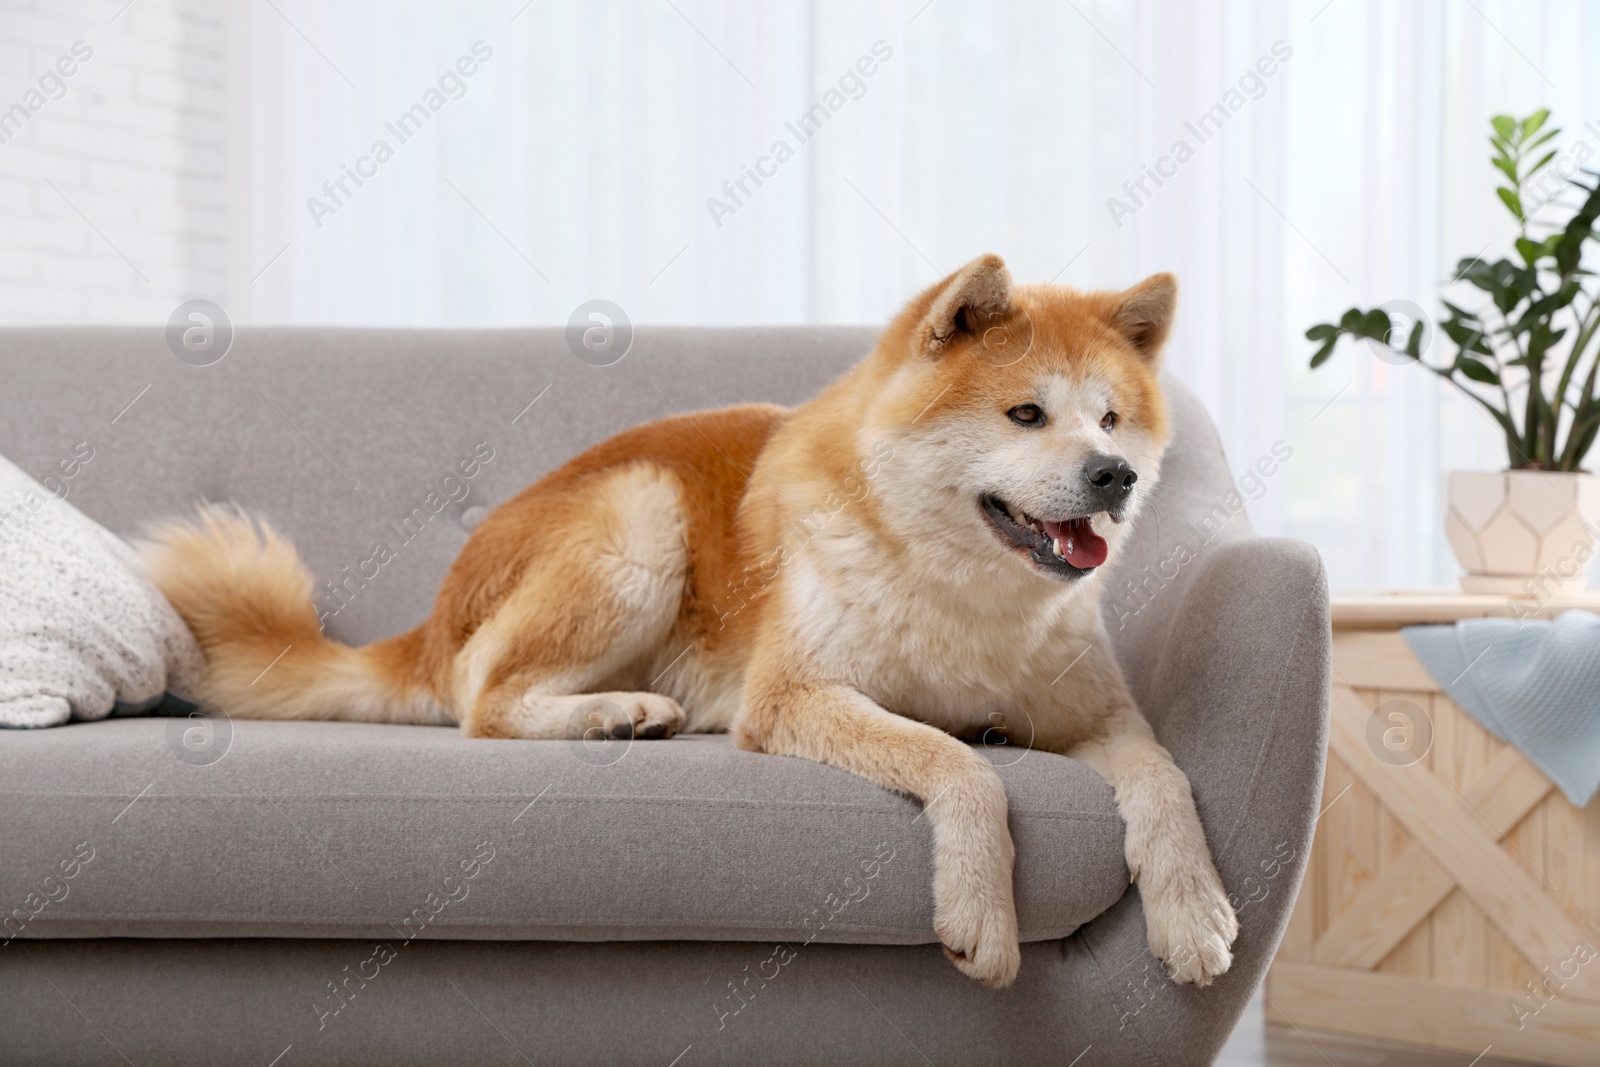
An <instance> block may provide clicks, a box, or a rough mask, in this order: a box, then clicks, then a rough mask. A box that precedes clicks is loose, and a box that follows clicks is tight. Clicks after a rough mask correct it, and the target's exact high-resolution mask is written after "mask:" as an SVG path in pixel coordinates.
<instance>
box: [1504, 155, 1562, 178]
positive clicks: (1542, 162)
mask: <svg viewBox="0 0 1600 1067" xmlns="http://www.w3.org/2000/svg"><path fill="white" fill-rule="evenodd" d="M1554 158H1556V154H1555V152H1554V151H1553V150H1552V151H1549V152H1546V153H1545V154H1544V158H1543V159H1541V160H1539V162H1537V163H1535V164H1534V165H1533V166H1531V167H1529V168H1528V173H1527V174H1525V175H1523V177H1524V178H1525V179H1526V178H1531V177H1533V176H1534V175H1535V174H1537V173H1538V172H1539V171H1540V170H1541V169H1542V168H1543V167H1544V165H1545V164H1546V163H1548V162H1550V161H1551V160H1552V159H1554ZM1512 180H1513V181H1515V180H1516V179H1515V178H1513V179H1512Z"/></svg>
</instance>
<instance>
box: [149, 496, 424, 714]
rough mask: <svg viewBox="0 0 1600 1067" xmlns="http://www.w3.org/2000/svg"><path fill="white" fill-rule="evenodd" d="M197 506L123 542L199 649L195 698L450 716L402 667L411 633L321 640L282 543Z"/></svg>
mask: <svg viewBox="0 0 1600 1067" xmlns="http://www.w3.org/2000/svg"><path fill="white" fill-rule="evenodd" d="M197 512H198V514H197V516H196V518H195V519H194V520H192V521H184V520H173V521H169V522H166V523H163V524H161V525H159V526H156V527H154V528H153V529H151V530H150V531H148V532H147V533H146V535H145V539H144V540H142V541H140V542H139V543H138V544H137V545H136V546H135V547H136V548H137V549H138V551H139V555H140V558H141V559H142V560H143V563H144V567H145V571H146V573H147V574H148V575H149V577H150V579H151V580H152V581H153V582H154V583H155V585H156V587H157V588H158V589H160V590H161V592H162V593H164V594H166V597H167V599H168V600H170V601H171V602H172V606H173V607H174V608H175V609H177V612H178V614H179V615H180V616H181V617H182V618H183V621H184V622H186V623H188V625H189V629H190V630H191V631H193V633H194V636H195V640H196V641H197V642H198V643H199V645H200V650H201V651H202V652H203V653H204V654H205V673H204V676H203V678H202V681H201V692H200V693H198V694H195V696H196V697H197V698H198V699H199V700H200V701H201V702H202V703H204V704H206V705H208V706H210V707H212V708H215V709H217V710H220V711H222V712H224V713H226V714H227V715H229V716H232V717H235V718H244V719H345V720H353V721H359V722H410V723H445V722H450V721H451V719H450V717H449V716H448V715H447V714H446V713H445V711H444V709H442V708H440V707H439V706H438V704H437V702H435V701H434V700H433V699H432V697H431V696H430V695H429V693H428V692H427V690H426V688H425V687H424V686H423V685H421V684H419V682H418V680H417V679H416V678H415V677H414V676H413V673H412V671H410V670H408V669H407V667H406V660H407V659H409V658H411V657H410V656H409V655H408V653H411V652H413V651H414V646H415V644H416V641H415V635H416V634H417V631H413V632H412V633H411V634H406V635H402V636H401V637H397V638H390V639H388V640H386V641H379V642H377V643H375V644H371V645H367V646H365V647H363V648H351V647H350V646H349V645H345V644H341V643H339V642H337V641H334V640H331V639H330V638H328V637H327V636H326V635H325V634H324V633H323V632H322V627H321V624H320V623H319V621H318V618H317V610H316V602H315V599H314V597H313V580H312V577H311V572H310V571H308V570H307V569H306V566H305V564H304V563H302V562H301V560H300V556H299V554H298V553H297V552H296V551H295V549H294V546H293V545H292V544H290V543H289V542H288V541H287V540H286V539H284V538H283V537H282V536H281V535H279V534H278V533H277V532H276V531H275V530H273V529H272V527H271V526H269V525H267V523H266V522H265V521H263V520H261V519H259V518H252V517H251V516H250V515H249V514H247V513H246V512H244V511H243V510H242V509H240V508H237V507H232V506H221V505H212V504H202V505H200V507H199V508H198V509H197ZM184 695H186V696H187V695H190V694H184Z"/></svg>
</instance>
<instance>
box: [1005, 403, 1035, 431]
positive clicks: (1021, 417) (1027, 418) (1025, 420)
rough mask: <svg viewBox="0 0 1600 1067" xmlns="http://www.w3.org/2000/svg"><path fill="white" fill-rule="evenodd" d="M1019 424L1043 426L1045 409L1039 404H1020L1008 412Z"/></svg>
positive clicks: (1013, 420)
mask: <svg viewBox="0 0 1600 1067" xmlns="http://www.w3.org/2000/svg"><path fill="white" fill-rule="evenodd" d="M1006 414H1007V415H1010V416H1011V421H1012V422H1014V423H1016V424H1017V425H1018V426H1043V425H1044V409H1043V408H1041V407H1040V406H1039V405H1038V404H1018V405H1017V406H1016V407H1014V408H1012V409H1011V410H1010V411H1008V412H1006Z"/></svg>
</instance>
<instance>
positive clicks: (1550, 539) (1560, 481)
mask: <svg viewBox="0 0 1600 1067" xmlns="http://www.w3.org/2000/svg"><path fill="white" fill-rule="evenodd" d="M1449 484H1450V488H1449V510H1448V511H1447V512H1446V514H1445V520H1444V532H1445V536H1446V537H1447V538H1449V540H1450V547H1451V548H1452V549H1453V550H1454V551H1455V554H1456V560H1457V561H1458V562H1459V563H1460V564H1461V566H1462V567H1463V568H1464V569H1465V570H1466V572H1467V573H1466V574H1464V575H1462V576H1461V591H1462V592H1464V593H1493V594H1496V595H1502V596H1521V597H1536V598H1539V599H1546V598H1549V597H1551V596H1554V595H1555V594H1556V593H1557V592H1560V591H1565V592H1568V593H1572V592H1577V591H1578V590H1581V589H1583V588H1584V587H1585V586H1586V585H1587V584H1588V583H1587V574H1588V569H1589V561H1590V560H1592V559H1593V558H1594V555H1595V543H1596V534H1600V479H1596V478H1595V477H1594V476H1592V475H1589V474H1562V473H1551V472H1546V471H1530V470H1512V471H1494V472H1489V471H1451V472H1450V483H1449Z"/></svg>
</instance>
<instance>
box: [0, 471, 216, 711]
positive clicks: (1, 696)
mask: <svg viewBox="0 0 1600 1067" xmlns="http://www.w3.org/2000/svg"><path fill="white" fill-rule="evenodd" d="M200 666H201V656H200V649H199V647H198V646H197V645H196V644H195V642H194V637H193V636H192V635H191V634H190V633H189V628H188V627H187V626H185V625H184V624H183V620H182V619H180V618H179V617H178V613H177V612H175V611H174V610H172V605H171V604H169V603H167V600H166V598H165V597H163V596H162V595H161V593H160V592H159V591H157V589H156V587H155V586H153V585H151V584H150V582H149V580H148V579H146V578H145V577H144V576H143V574H142V573H141V572H140V570H139V562H138V558H137V557H136V556H135V555H134V552H133V550H132V549H131V548H130V547H129V546H128V545H127V543H126V542H124V541H123V540H122V539H121V538H119V537H117V536H116V535H115V534H113V533H111V531H109V530H107V529H105V528H104V527H102V526H100V525H99V524H98V523H96V522H95V521H94V520H93V519H90V518H89V517H88V516H87V515H84V514H83V513H82V512H81V511H79V510H78V509H77V508H75V507H73V506H72V505H71V504H68V503H67V502H66V501H65V500H63V499H60V498H58V497H57V496H55V495H53V494H51V493H50V492H48V491H47V490H46V489H45V488H44V487H43V486H41V485H40V484H39V483H38V482H36V481H34V480H33V479H32V478H30V477H28V475H26V474H24V473H23V472H22V471H21V470H20V469H18V467H17V466H16V465H15V464H13V463H11V462H10V461H9V460H7V459H5V457H3V456H0V726H59V725H61V724H62V723H64V722H66V721H68V720H69V719H103V718H105V717H106V716H107V715H110V714H111V713H112V712H113V711H116V712H117V713H119V714H137V713H139V712H141V711H148V710H149V709H150V708H152V707H154V706H155V704H156V703H158V702H159V701H160V699H161V695H162V693H163V692H166V691H168V690H170V691H172V692H173V693H175V694H178V695H182V694H183V693H186V692H188V693H192V692H194V691H195V689H196V685H195V683H196V682H197V681H198V679H199V677H200Z"/></svg>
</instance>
